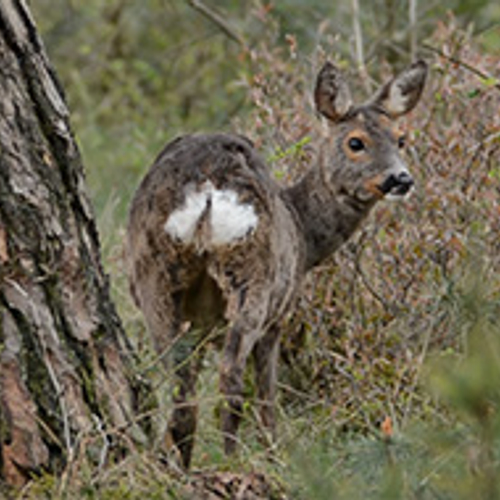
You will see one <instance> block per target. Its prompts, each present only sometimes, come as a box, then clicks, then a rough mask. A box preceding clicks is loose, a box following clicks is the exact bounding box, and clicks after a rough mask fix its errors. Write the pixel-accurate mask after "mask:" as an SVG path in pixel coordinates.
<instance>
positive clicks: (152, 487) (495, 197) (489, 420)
mask: <svg viewBox="0 0 500 500" xmlns="http://www.w3.org/2000/svg"><path fill="white" fill-rule="evenodd" d="M31 8H32V10H33V14H34V16H35V18H36V20H37V22H38V25H39V28H40V31H41V34H42V37H43V40H44V42H45V44H46V47H47V49H48V52H49V55H50V57H51V60H52V62H53V64H54V65H55V67H56V69H57V72H58V74H59V76H60V78H61V80H62V83H63V86H64V88H65V90H66V92H67V98H68V101H69V106H70V110H71V113H72V122H73V128H74V131H75V133H76V136H77V140H78V142H79V144H80V146H81V149H82V153H83V156H84V164H85V166H86V169H87V176H88V181H89V186H90V189H91V194H92V197H93V200H94V204H95V207H96V215H97V218H98V223H99V227H100V232H101V239H102V243H103V250H104V257H105V262H106V266H107V268H108V270H109V271H110V273H111V277H112V284H113V293H114V296H115V299H116V302H117V304H118V307H119V309H120V311H121V315H122V318H123V320H124V323H125V326H126V328H127V331H128V332H129V333H130V335H131V338H133V339H134V341H135V343H136V345H137V347H138V350H139V353H140V354H141V355H143V357H144V366H145V367H149V368H148V370H149V372H148V373H150V371H151V370H150V367H151V366H152V362H151V360H152V359H153V358H152V357H151V355H150V351H149V348H148V341H147V340H146V339H147V336H146V335H145V333H144V326H143V323H142V319H141V316H140V314H139V313H138V312H137V311H136V310H135V308H134V307H133V306H132V305H131V301H130V298H129V295H128V290H127V286H126V280H125V277H124V271H123V261H122V257H121V251H122V250H121V248H122V246H121V241H122V239H123V234H124V225H125V222H126V212H127V206H128V204H129V202H130V197H131V195H132V193H133V191H134V190H135V188H136V187H137V184H138V182H139V180H140V178H141V177H142V176H143V175H144V173H145V171H146V169H147V168H148V166H149V165H150V164H151V162H152V161H153V159H154V157H155V156H156V154H157V153H158V152H159V150H160V149H161V147H162V146H163V145H164V144H165V143H166V142H167V141H168V140H170V139H171V138H173V137H174V136H176V135H178V134H181V133H185V132H194V131H200V130H204V131H214V130H233V131H238V132H240V133H245V134H246V135H248V136H249V137H250V138H251V139H252V140H253V141H254V142H255V143H256V145H257V146H258V147H259V149H260V151H261V152H262V155H263V156H264V158H266V159H267V160H268V162H269V164H270V167H271V168H272V169H273V171H274V173H275V175H276V177H277V178H278V179H279V180H280V181H281V182H284V183H287V182H291V181H292V180H293V179H295V178H296V177H297V176H300V175H301V174H302V173H303V171H304V169H305V168H306V167H307V161H308V158H309V154H310V148H312V147H313V144H314V141H312V140H311V138H312V137H314V135H315V128H316V127H318V126H320V124H319V121H318V120H317V119H316V117H315V116H314V111H313V107H312V104H311V87H312V85H313V79H314V76H315V74H316V71H317V69H318V67H319V66H320V64H321V62H322V61H323V60H324V59H326V58H327V57H328V58H330V59H333V60H335V61H336V63H337V64H338V65H340V66H341V67H342V68H343V70H344V71H345V72H346V73H347V75H348V78H349V80H350V81H351V82H353V87H354V89H353V90H354V91H355V92H354V93H355V95H357V96H358V97H359V96H361V97H360V98H363V96H364V97H366V92H367V91H373V90H375V89H376V88H377V86H378V85H379V84H380V82H382V81H383V80H385V79H386V78H387V77H388V76H389V75H391V74H392V73H393V72H394V71H396V70H397V69H399V68H401V67H402V66H404V65H406V64H407V63H408V62H409V61H410V60H412V59H413V58H415V57H417V56H418V57H424V58H425V59H426V60H427V61H428V62H429V64H430V68H431V71H430V77H429V83H428V86H427V88H426V91H425V94H424V97H423V103H421V104H419V106H418V107H417V108H416V110H415V111H414V112H413V113H412V114H411V116H410V117H408V118H407V119H405V126H406V127H408V130H409V137H408V147H407V159H408V161H409V163H410V165H411V169H412V172H413V174H414V175H415V178H416V181H417V188H416V189H415V192H414V193H413V196H412V197H411V198H410V199H409V200H405V201H404V202H403V203H400V204H397V205H396V204H390V203H385V204H380V206H379V207H378V208H377V209H376V211H375V213H374V214H372V215H371V217H370V219H369V221H368V222H367V224H366V225H365V226H364V228H363V229H362V230H361V231H360V232H359V234H358V235H357V236H356V237H355V238H354V239H353V240H352V241H351V242H350V243H349V244H347V245H346V246H345V247H344V248H343V249H342V250H341V251H340V252H339V253H338V254H337V255H335V256H334V257H333V258H332V259H330V260H329V261H328V262H326V263H325V264H324V265H322V266H321V268H320V269H318V270H317V272H314V273H312V274H311V276H310V277H309V278H308V280H307V283H306V284H305V291H304V294H303V295H302V297H301V299H300V301H299V304H298V308H297V310H296V312H295V313H294V314H293V315H291V316H290V317H289V318H288V319H287V321H286V324H285V328H286V336H285V342H284V345H283V353H282V361H281V365H280V381H281V382H280V397H279V410H280V412H281V419H280V429H279V432H278V435H279V436H280V441H279V442H278V444H277V446H276V449H275V452H276V455H277V456H276V457H275V458H274V459H273V460H269V458H268V456H267V453H266V452H264V451H263V450H262V448H259V446H258V445H253V444H251V443H253V442H254V441H255V440H254V439H253V435H252V433H256V432H257V431H256V430H255V429H256V428H258V426H257V425H256V424H255V422H252V412H251V408H250V409H248V414H249V415H248V420H249V421H250V423H251V425H248V426H246V427H245V429H244V433H243V434H244V436H245V437H244V438H243V440H244V441H245V443H250V444H249V445H248V446H247V448H245V450H244V452H243V453H242V457H241V461H240V463H239V464H237V466H238V465H241V463H243V468H245V467H246V468H248V467H250V468H259V467H260V468H262V467H263V468H265V470H266V471H272V474H274V475H275V477H277V478H278V482H282V483H285V484H287V485H288V486H287V488H288V490H289V491H291V492H292V493H293V495H294V496H293V498H308V499H309V498H314V499H319V500H321V499H328V500H331V499H332V498H349V499H354V498H384V499H387V498H418V499H427V498H429V499H431V498H432V499H435V498H446V499H448V498H450V499H452V498H453V499H460V498H464V499H465V498H467V499H470V498H478V499H479V498H481V499H494V498H500V383H499V382H500V381H499V376H500V374H499V367H500V329H499V326H498V318H499V317H500V245H499V241H500V209H499V197H500V3H499V2H494V1H488V0H446V1H445V0H443V1H429V2H422V1H420V2H419V1H418V0H413V1H411V0H375V1H371V2H368V1H364V0H349V1H348V0H344V1H337V2H333V1H332V2H326V1H324V0H307V1H306V0H281V1H275V2H269V1H258V0H253V1H248V2H241V1H232V0H217V1H214V0H204V2H202V1H200V0H186V1H183V0H141V1H138V0H111V1H109V0H108V1H105V0H85V1H83V0H50V1H49V0H37V2H33V4H32V6H31ZM214 362H215V361H213V360H211V361H210V360H209V361H208V363H214ZM216 374H217V370H216V368H215V367H214V368H213V369H212V370H206V374H205V376H204V379H203V382H202V388H201V392H200V405H201V407H202V410H201V411H200V414H201V415H202V416H203V422H202V424H201V426H200V436H199V439H198V445H197V447H198V448H197V450H198V451H197V452H196V453H195V455H196V457H195V460H196V461H197V463H196V466H198V467H213V464H214V463H221V462H223V461H224V458H223V457H222V455H221V450H220V443H219V441H220V439H219V437H220V436H219V433H218V430H217V428H216V422H215V419H214V417H213V412H212V410H213V406H214V399H213V398H214V395H215V394H217V391H216V386H217V380H216ZM163 383H165V382H163ZM166 383H167V385H168V380H167V382H166ZM248 391H249V394H250V395H251V393H252V388H251V387H249V389H248ZM207 408H208V410H207ZM381 422H384V423H385V425H382V426H380V423H381ZM139 462H140V466H137V462H134V459H132V460H131V461H129V466H131V468H132V469H134V473H135V476H134V477H135V481H136V482H138V483H139V484H140V488H141V489H142V490H141V491H148V492H149V493H150V494H151V495H152V493H151V492H153V491H154V492H156V491H157V489H158V491H160V490H161V491H164V489H165V481H166V482H167V483H168V485H169V487H171V481H172V479H171V478H168V479H166V480H164V479H162V478H163V476H161V474H160V475H159V474H158V473H156V472H154V473H151V471H152V470H153V469H154V466H151V469H150V468H149V467H150V463H149V462H147V461H145V459H144V458H141V460H139ZM226 466H227V464H226ZM231 466H234V464H231ZM154 471H156V469H154ZM113 474H114V475H113ZM122 474H125V473H124V469H123V468H122V469H116V470H115V471H114V472H109V471H108V472H106V473H105V476H104V473H103V477H102V478H101V479H102V481H101V482H100V479H99V477H98V478H97V479H96V478H95V477H94V478H93V480H92V487H90V486H89V485H88V484H87V483H85V481H84V480H82V481H83V482H84V484H85V487H87V488H90V489H89V492H90V493H89V495H88V497H89V498H94V496H92V495H93V494H96V493H95V492H96V490H95V489H93V488H96V486H95V485H96V484H100V487H101V488H102V487H103V484H107V485H108V487H109V488H110V491H111V490H113V488H115V489H116V491H118V489H119V490H120V491H122V489H123V488H125V489H127V488H128V487H129V486H128V485H124V484H123V483H122V482H121V481H122V480H121V479H120V477H121V475H122ZM126 474H129V472H126ZM116 476H119V477H118V479H117V477H116ZM116 484H118V487H117V486H116ZM109 485H111V486H109ZM113 491H115V490H113ZM127 491H128V490H127ZM101 493H102V490H101ZM80 494H81V491H80ZM107 498H115V497H114V496H113V495H112V494H111V493H110V495H109V496H108V497H107ZM116 498H118V496H117V497H116ZM120 498H121V497H120ZM129 498H136V497H135V496H133V495H132V496H129ZM137 498H138V497H137ZM155 498H156V497H155ZM158 498H162V496H161V495H160V494H159V496H158ZM172 498H178V497H177V496H173V497H172ZM202 498H204V497H203V496H202ZM276 498H278V497H276ZM280 498H281V497H280Z"/></svg>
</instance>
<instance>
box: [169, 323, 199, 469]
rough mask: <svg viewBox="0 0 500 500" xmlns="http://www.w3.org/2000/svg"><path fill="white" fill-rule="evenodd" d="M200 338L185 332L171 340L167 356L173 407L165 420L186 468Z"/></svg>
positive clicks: (192, 433) (193, 425) (195, 412)
mask: <svg viewBox="0 0 500 500" xmlns="http://www.w3.org/2000/svg"><path fill="white" fill-rule="evenodd" d="M202 337H203V335H202V333H201V332H200V331H193V330H191V331H188V332H186V333H185V334H184V335H181V336H180V338H179V339H178V340H177V341H176V342H175V343H174V345H173V346H172V352H171V355H170V364H171V370H172V375H171V376H172V384H173V385H172V387H173V388H172V400H173V403H174V409H173V412H172V415H171V417H170V420H169V423H168V433H169V436H170V437H171V440H172V441H173V444H174V445H175V446H176V448H177V449H178V451H179V453H180V456H181V459H182V465H183V466H184V467H185V468H186V469H187V468H189V466H190V463H191V456H192V452H193V446H194V440H195V432H196V426H197V420H198V403H197V401H196V382H197V379H198V374H199V372H200V370H201V367H202V364H203V357H204V353H205V348H204V346H203V344H202V340H201V338H202Z"/></svg>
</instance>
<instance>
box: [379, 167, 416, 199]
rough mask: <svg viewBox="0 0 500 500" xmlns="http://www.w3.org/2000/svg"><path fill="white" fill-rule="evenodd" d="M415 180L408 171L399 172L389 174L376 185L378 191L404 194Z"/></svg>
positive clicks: (397, 194)
mask: <svg viewBox="0 0 500 500" xmlns="http://www.w3.org/2000/svg"><path fill="white" fill-rule="evenodd" d="M413 184H415V182H414V181H413V178H412V177H411V175H410V174H409V173H408V172H401V173H399V174H391V175H389V177H387V179H386V180H385V181H384V182H383V183H382V184H380V185H379V186H378V188H379V189H380V191H381V192H382V193H383V194H384V195H387V194H392V195H396V196H404V195H405V194H407V193H408V192H409V191H410V190H411V188H412V187H413Z"/></svg>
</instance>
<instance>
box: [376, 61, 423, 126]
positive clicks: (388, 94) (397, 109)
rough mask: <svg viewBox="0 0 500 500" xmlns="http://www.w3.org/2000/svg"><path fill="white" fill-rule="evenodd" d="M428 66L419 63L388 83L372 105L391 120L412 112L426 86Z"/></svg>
mask: <svg viewBox="0 0 500 500" xmlns="http://www.w3.org/2000/svg"><path fill="white" fill-rule="evenodd" d="M426 77H427V64H426V63H425V62H424V61H417V62H415V63H413V64H412V65H411V66H410V67H409V68H407V69H406V70H404V71H403V72H402V73H400V74H399V75H397V76H396V77H394V78H393V79H392V80H391V81H389V82H387V83H386V84H385V85H383V86H382V88H381V89H380V90H379V91H378V92H377V94H375V97H374V98H373V100H372V104H374V105H376V106H378V107H380V108H382V109H383V110H384V111H385V112H386V113H387V114H388V115H389V116H390V117H391V118H398V117H399V116H402V115H404V114H406V113H408V112H409V111H411V110H412V109H413V108H414V107H415V106H416V104H417V103H418V101H419V99H420V96H421V95H422V91H423V90H424V86H425V79H426Z"/></svg>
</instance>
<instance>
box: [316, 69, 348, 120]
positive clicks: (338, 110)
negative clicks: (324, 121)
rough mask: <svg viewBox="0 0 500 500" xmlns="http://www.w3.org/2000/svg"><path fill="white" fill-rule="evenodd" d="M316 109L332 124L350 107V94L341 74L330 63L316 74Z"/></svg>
mask: <svg viewBox="0 0 500 500" xmlns="http://www.w3.org/2000/svg"><path fill="white" fill-rule="evenodd" d="M314 101H315V103H316V109H317V110H318V112H319V113H321V114H322V115H323V116H326V118H328V119H329V120H332V121H334V122H336V121H339V120H340V119H341V118H342V117H344V116H345V115H346V114H347V113H348V112H349V110H350V109H351V107H352V99H351V92H350V91H349V87H348V85H347V83H346V81H345V80H344V77H343V75H342V73H341V72H340V71H339V70H338V68H337V67H336V66H334V65H333V64H332V63H331V62H327V63H325V65H324V66H323V67H322V68H321V70H320V72H319V73H318V77H317V79H316V88H315V89H314Z"/></svg>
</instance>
